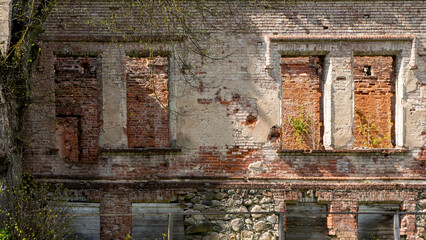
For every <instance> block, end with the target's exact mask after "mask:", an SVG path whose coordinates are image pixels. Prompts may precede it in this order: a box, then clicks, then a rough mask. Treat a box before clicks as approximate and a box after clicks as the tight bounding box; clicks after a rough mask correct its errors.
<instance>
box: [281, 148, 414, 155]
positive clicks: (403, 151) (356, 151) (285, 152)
mask: <svg viewBox="0 0 426 240" xmlns="http://www.w3.org/2000/svg"><path fill="white" fill-rule="evenodd" d="M277 153H278V154H279V155H282V156H287V155H312V156H336V155H338V156H344V155H363V156H365V155H369V156H381V155H384V156H387V155H406V154H408V153H410V150H408V149H393V148H376V149H333V150H284V149H279V150H278V151H277Z"/></svg>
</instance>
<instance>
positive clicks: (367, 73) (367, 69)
mask: <svg viewBox="0 0 426 240" xmlns="http://www.w3.org/2000/svg"><path fill="white" fill-rule="evenodd" d="M363 71H364V75H365V76H371V66H364V68H363Z"/></svg>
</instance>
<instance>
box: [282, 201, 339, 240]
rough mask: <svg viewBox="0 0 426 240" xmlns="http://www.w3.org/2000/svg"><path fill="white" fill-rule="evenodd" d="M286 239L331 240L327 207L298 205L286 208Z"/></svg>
mask: <svg viewBox="0 0 426 240" xmlns="http://www.w3.org/2000/svg"><path fill="white" fill-rule="evenodd" d="M286 211H287V214H286V217H287V219H286V233H285V239H290V240H292V239H294V240H299V239H331V238H330V236H329V235H328V228H327V205H320V204H317V203H307V202H303V203H298V204H295V205H287V206H286Z"/></svg>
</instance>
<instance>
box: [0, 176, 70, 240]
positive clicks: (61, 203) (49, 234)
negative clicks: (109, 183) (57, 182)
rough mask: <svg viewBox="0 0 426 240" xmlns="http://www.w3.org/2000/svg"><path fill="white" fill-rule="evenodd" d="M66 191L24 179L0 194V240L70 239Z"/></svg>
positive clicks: (6, 186) (8, 185)
mask: <svg viewBox="0 0 426 240" xmlns="http://www.w3.org/2000/svg"><path fill="white" fill-rule="evenodd" d="M66 200H67V195H66V189H63V188H62V187H61V186H54V187H51V186H49V185H48V184H47V183H40V182H36V181H33V180H31V179H30V178H29V177H24V178H23V180H22V181H21V183H20V184H7V183H5V185H4V189H3V190H2V191H1V192H0V204H1V208H0V219H1V221H0V229H1V230H0V240H3V239H5V240H6V239H27V240H29V239H37V240H39V239H40V240H44V239H45V240H51V239H71V238H72V236H73V233H74V230H73V228H72V227H71V224H72V222H73V217H72V212H71V209H70V208H69V207H68V205H67V201H66Z"/></svg>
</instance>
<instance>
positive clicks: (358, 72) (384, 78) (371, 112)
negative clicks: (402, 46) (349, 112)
mask: <svg viewBox="0 0 426 240" xmlns="http://www.w3.org/2000/svg"><path fill="white" fill-rule="evenodd" d="M393 66H394V65H393V58H392V57H391V56H386V57H385V56H372V57H370V56H366V57H355V58H354V65H353V71H354V81H355V119H354V122H355V126H354V131H353V135H354V141H355V143H354V147H366V148H392V147H393V146H395V135H394V132H395V131H394V129H395V128H394V115H393V114H394V103H393V96H394V93H395V86H394V81H393V79H394V76H393Z"/></svg>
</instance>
